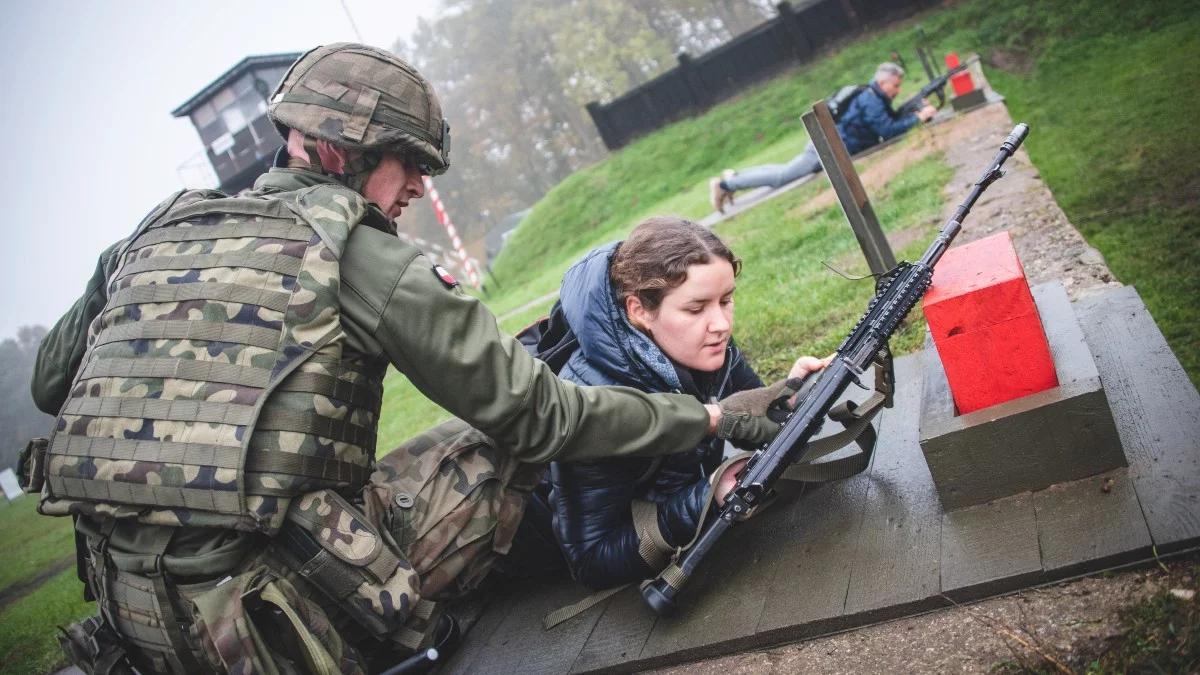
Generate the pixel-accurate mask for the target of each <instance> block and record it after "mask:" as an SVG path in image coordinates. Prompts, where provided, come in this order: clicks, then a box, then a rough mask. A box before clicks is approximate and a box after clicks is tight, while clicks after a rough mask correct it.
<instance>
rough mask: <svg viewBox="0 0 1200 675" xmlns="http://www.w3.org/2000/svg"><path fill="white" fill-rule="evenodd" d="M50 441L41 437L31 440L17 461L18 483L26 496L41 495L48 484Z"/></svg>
mask: <svg viewBox="0 0 1200 675" xmlns="http://www.w3.org/2000/svg"><path fill="white" fill-rule="evenodd" d="M48 446H49V439H47V438H46V437H45V436H39V437H37V438H34V439H31V440H30V441H29V443H27V444H26V445H25V449H24V450H22V451H21V456H20V458H19V459H18V460H17V482H18V483H20V485H21V489H22V490H24V491H25V492H26V494H31V495H36V494H39V493H41V491H42V485H44V484H45V482H46V448H47V447H48Z"/></svg>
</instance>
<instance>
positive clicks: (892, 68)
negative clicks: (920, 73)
mask: <svg viewBox="0 0 1200 675" xmlns="http://www.w3.org/2000/svg"><path fill="white" fill-rule="evenodd" d="M889 77H904V69H903V68H901V67H900V66H898V65H896V64H894V63H892V62H891V61H884V62H883V63H881V64H879V67H878V68H876V69H875V81H876V82H880V81H882V80H886V79H887V78H889Z"/></svg>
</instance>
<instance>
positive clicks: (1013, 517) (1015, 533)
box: [941, 492, 1042, 601]
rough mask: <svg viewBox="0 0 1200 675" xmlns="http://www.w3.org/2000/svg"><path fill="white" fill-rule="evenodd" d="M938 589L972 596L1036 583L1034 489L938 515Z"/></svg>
mask: <svg viewBox="0 0 1200 675" xmlns="http://www.w3.org/2000/svg"><path fill="white" fill-rule="evenodd" d="M941 569H942V580H941V588H942V593H944V594H945V595H947V596H949V597H951V598H953V599H954V600H956V601H962V600H972V599H975V598H981V597H985V596H988V595H993V594H996V593H1002V592H1004V591H1008V590H1012V589H1015V588H1022V587H1025V586H1031V585H1034V584H1036V583H1038V580H1039V579H1040V578H1041V576H1042V557H1041V550H1040V548H1039V547H1038V531H1037V517H1036V515H1035V511H1034V506H1033V495H1032V494H1031V493H1028V492H1026V493H1022V494H1019V495H1014V496H1012V497H1007V498H1005V499H997V500H996V501H993V502H990V503H988V504H979V505H977V506H971V507H968V508H965V509H957V510H955V511H950V512H947V513H945V514H944V515H943V516H942V563H941Z"/></svg>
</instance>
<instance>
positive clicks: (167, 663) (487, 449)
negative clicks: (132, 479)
mask: <svg viewBox="0 0 1200 675" xmlns="http://www.w3.org/2000/svg"><path fill="white" fill-rule="evenodd" d="M541 473H542V467H540V466H534V465H528V464H522V463H520V462H517V461H516V460H514V459H513V458H512V456H511V455H510V454H509V453H507V452H504V451H503V450H500V449H498V448H497V447H496V446H495V443H493V442H492V441H491V440H490V439H488V438H487V437H486V436H484V435H483V434H482V433H480V432H478V431H476V430H474V429H472V428H470V427H469V426H467V425H466V424H465V423H463V422H461V421H458V420H451V421H449V422H446V423H444V424H441V425H439V426H437V427H434V428H433V429H430V430H429V431H427V432H425V433H423V434H421V435H420V436H417V437H416V438H413V439H411V440H409V441H408V442H406V443H404V444H403V445H401V446H400V447H398V448H396V449H395V450H393V451H392V452H390V453H388V454H387V455H385V456H384V457H382V458H380V459H379V461H378V462H377V464H376V468H375V472H374V473H373V474H372V476H371V478H370V480H369V482H368V483H367V485H366V486H365V487H364V488H363V490H362V491H361V494H360V496H361V499H360V500H356V502H355V503H351V502H349V501H347V500H345V499H343V498H342V497H340V496H338V495H336V494H333V493H330V492H329V491H321V492H317V493H312V494H309V495H305V496H303V497H301V498H298V499H296V500H294V502H293V505H292V508H291V510H290V511H289V524H288V525H285V528H284V529H283V530H282V531H281V532H280V534H279V535H278V536H276V537H274V538H273V539H272V540H270V541H269V542H266V541H264V540H263V539H262V538H261V537H260V538H259V539H258V542H259V543H258V544H256V545H257V549H258V550H257V551H255V550H250V551H248V552H247V555H246V556H245V557H244V558H243V559H242V562H239V563H238V564H237V565H236V566H235V567H234V568H233V569H230V570H229V571H228V573H225V572H223V571H222V572H221V573H219V574H217V575H216V576H215V577H214V578H212V579H210V580H208V581H202V582H200V583H174V584H167V583H164V580H166V579H170V578H171V576H172V574H171V572H172V569H171V568H172V564H173V563H172V560H173V558H172V556H171V555H170V554H169V553H168V554H167V555H166V556H164V557H165V559H166V560H167V565H166V566H165V570H164V569H163V568H162V567H161V566H160V567H158V568H149V572H150V573H149V574H147V571H148V569H147V568H146V567H145V566H144V565H143V566H142V567H139V568H133V569H121V568H122V567H125V565H123V564H117V565H114V564H112V563H113V561H114V560H116V561H118V562H120V561H122V560H124V559H125V557H127V555H126V554H125V553H123V552H109V551H107V550H105V549H104V547H103V546H102V545H99V544H97V543H96V542H97V541H99V539H98V538H97V537H91V538H90V539H89V541H91V542H92V546H91V548H92V551H91V560H92V570H93V571H92V577H93V584H92V585H93V588H97V589H98V592H97V596H98V598H97V599H98V604H99V606H100V609H101V616H102V617H104V621H95V620H93V621H91V622H84V623H83V624H77V625H76V626H73V627H72V628H71V629H70V630H68V631H67V633H66V636H65V637H64V638H63V639H62V642H63V646H64V648H65V649H66V650H67V652H68V655H69V656H71V657H72V660H73V661H75V663H76V664H77V665H79V666H80V667H81V668H83V669H84V670H85V671H86V672H89V673H91V672H123V671H122V670H121V666H122V664H123V663H125V662H126V661H128V662H129V663H131V664H132V665H134V666H135V667H136V668H137V669H138V670H139V671H141V672H165V673H174V672H189V673H190V672H204V671H209V672H229V673H257V672H266V673H303V672H317V673H363V672H367V671H368V670H369V667H368V659H367V655H369V654H370V653H371V652H379V651H380V649H381V648H384V649H387V648H389V645H390V648H391V649H393V650H394V649H395V648H396V647H398V646H399V645H403V646H405V647H413V646H415V645H416V644H418V643H419V641H420V639H421V637H422V635H424V634H426V633H427V632H428V631H427V628H428V627H430V626H431V624H432V618H435V617H436V613H435V612H436V610H435V609H434V608H433V606H432V603H431V602H430V601H442V600H448V599H452V598H455V597H458V596H460V595H462V594H463V593H465V592H467V591H469V590H471V589H473V588H474V587H475V586H477V585H478V584H479V583H480V582H481V581H482V580H483V578H484V577H485V576H486V575H487V573H488V571H489V569H490V568H491V566H492V564H493V563H494V562H495V560H496V559H497V557H498V556H501V555H503V554H505V553H507V552H508V550H509V548H510V547H511V545H512V542H513V537H514V535H515V533H516V531H517V528H518V525H519V523H520V521H521V516H522V513H523V511H524V508H525V503H526V499H527V498H528V495H529V493H530V492H531V491H532V490H533V489H534V488H535V487H536V485H537V482H538V480H539V479H540V477H541ZM293 524H294V525H293ZM145 527H151V526H145ZM292 540H300V541H301V545H299V546H297V545H295V543H294V541H292ZM287 541H292V543H291V544H289V543H286V542H287ZM305 542H307V543H305ZM238 545H239V546H241V547H243V548H246V544H245V541H241V540H239V543H238ZM306 546H307V547H308V548H305V547H306ZM211 550H217V551H220V550H221V547H220V546H215V547H209V548H208V549H205V551H206V555H207V554H208V553H210V552H211ZM142 554H143V557H144V552H142ZM225 559H226V560H228V559H229V556H228V555H226V556H225ZM189 564H190V565H191V570H192V571H194V569H195V568H196V567H197V564H196V562H195V561H194V560H193V561H191V562H190V563H189ZM176 566H178V565H176ZM201 567H202V566H201ZM155 569H157V570H158V572H157V573H156V572H155ZM189 581H190V579H189ZM167 586H169V588H168V587H167ZM114 633H115V634H116V635H119V639H117V640H116V641H115V642H114V641H112V640H108V641H107V642H106V640H105V638H106V637H113V634H114ZM121 656H124V657H126V658H125V659H122V658H120V657H121Z"/></svg>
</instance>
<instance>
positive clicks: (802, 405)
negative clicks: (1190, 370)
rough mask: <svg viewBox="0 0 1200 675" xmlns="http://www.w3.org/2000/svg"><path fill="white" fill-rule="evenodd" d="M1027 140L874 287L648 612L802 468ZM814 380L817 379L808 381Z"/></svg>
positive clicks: (1013, 139)
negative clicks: (915, 254)
mask: <svg viewBox="0 0 1200 675" xmlns="http://www.w3.org/2000/svg"><path fill="white" fill-rule="evenodd" d="M952 72H953V71H952ZM949 74H950V73H947V75H949ZM1028 133H1029V127H1028V126H1027V125H1025V124H1023V123H1022V124H1018V125H1016V127H1014V128H1013V130H1012V133H1010V134H1009V135H1008V138H1006V139H1005V140H1004V143H1003V144H1001V146H1000V150H999V152H997V153H996V157H995V159H993V160H992V163H991V165H990V166H989V167H988V169H987V171H986V172H984V174H983V176H981V177H980V179H979V180H978V181H976V182H975V185H974V188H973V189H972V190H971V192H970V194H969V195H968V196H967V199H966V200H965V201H964V202H963V203H962V204H960V205H959V206H958V208H957V209H956V210H955V212H954V215H953V216H951V218H950V219H949V220H948V221H946V224H945V225H944V226H943V227H942V230H941V232H940V233H939V234H938V236H937V237H936V238H935V239H934V241H933V243H931V244H930V245H929V248H928V249H926V251H925V254H924V255H922V256H921V259H920V260H918V261H917V262H915V263H901V264H900V265H898V266H897V267H896V268H895V269H894V270H892V271H891V272H889V273H888V274H887V275H885V276H884V277H883V278H881V279H880V281H879V283H878V287H877V290H876V294H875V297H873V298H872V299H871V301H870V303H869V304H868V306H867V311H866V313H864V314H863V316H862V318H861V319H859V321H858V323H857V324H856V325H855V326H854V329H853V330H851V331H850V334H849V335H848V336H847V337H846V339H845V340H844V341H843V342H842V344H841V346H839V347H838V349H837V353H836V356H835V357H834V359H833V361H832V362H830V364H829V365H828V366H827V367H826V368H825V369H824V370H823V371H821V372H820V373H818V374H815V375H811V376H810V382H808V383H806V389H807V395H804V396H802V398H801V399H800V401H799V403H798V404H797V406H796V408H795V410H793V411H792V412H791V413H790V414H789V416H788V418H787V420H786V421H784V423H783V426H782V427H781V428H780V430H779V434H778V435H777V436H776V437H775V439H774V440H772V441H771V442H770V443H769V444H767V446H766V447H765V448H762V449H760V450H759V451H757V452H756V453H755V454H754V455H753V456H752V457H751V458H750V461H749V462H748V463H747V465H746V468H745V469H743V470H742V473H741V474H740V475H739V476H738V482H737V484H736V485H735V486H734V488H733V490H731V491H730V492H729V494H728V495H726V497H725V503H724V505H723V506H721V509H720V511H719V513H718V516H717V518H716V519H715V520H714V521H712V522H711V523H710V524H709V525H708V526H707V529H705V530H704V532H702V533H701V535H700V537H699V538H698V539H697V540H696V542H695V544H693V546H692V547H691V548H689V549H688V550H687V551H686V552H684V553H683V554H682V556H681V557H679V558H678V560H676V561H675V562H674V563H672V564H671V565H670V566H669V567H667V569H666V570H664V571H663V573H661V574H659V576H658V577H656V578H654V579H652V580H649V581H646V582H644V583H643V584H642V586H641V590H642V598H643V599H644V600H645V601H646V604H648V605H649V606H650V607H651V608H652V609H653V610H654V611H655V612H657V613H659V614H662V615H666V614H670V613H671V612H673V611H674V610H675V607H676V603H675V596H676V594H678V593H679V590H680V589H681V588H682V587H683V586H684V584H686V583H687V580H688V579H689V578H690V577H691V575H692V573H693V572H695V570H696V568H697V567H698V566H699V565H700V562H701V561H702V560H703V559H704V557H705V556H706V555H707V554H708V552H709V551H711V550H712V548H713V547H714V546H715V545H716V542H717V540H718V539H720V537H721V535H723V534H724V533H725V531H726V530H728V529H729V528H730V527H732V526H733V525H734V524H735V523H736V522H738V521H740V520H743V519H745V517H746V515H747V514H748V513H749V512H750V511H751V510H752V509H754V508H755V507H757V506H758V505H759V504H760V503H761V502H762V501H763V499H765V498H766V497H767V496H768V495H769V494H770V493H771V490H772V489H773V487H774V485H775V482H776V481H777V480H778V479H779V477H780V475H781V474H782V473H783V472H784V470H785V469H786V468H787V467H788V466H789V465H790V464H792V463H793V462H796V461H801V462H803V461H805V459H806V458H805V456H804V452H805V448H806V446H807V444H808V442H809V441H810V440H811V439H812V438H813V437H814V436H815V435H816V434H817V432H819V431H820V429H821V426H822V424H823V423H824V420H825V417H826V415H828V413H829V411H830V409H831V408H832V407H833V405H834V404H835V403H836V402H837V400H838V398H839V397H840V396H841V395H842V393H843V392H844V391H845V390H846V387H848V386H849V385H850V383H851V382H856V381H857V380H858V377H859V375H861V374H862V373H863V372H864V371H865V370H866V369H867V368H868V367H869V366H870V365H871V363H872V362H873V361H875V359H876V358H877V357H878V356H879V355H880V354H881V353H883V352H885V351H886V350H887V344H888V340H889V339H890V338H891V336H892V333H894V332H895V330H896V328H897V327H898V326H899V325H900V322H901V321H903V320H904V317H905V316H907V315H908V313H909V312H910V311H911V310H912V308H913V307H915V306H916V304H917V303H918V302H919V301H920V300H921V297H922V296H924V294H925V291H926V289H928V288H929V284H930V282H931V281H932V280H933V268H934V266H935V265H936V264H937V262H938V260H940V259H941V257H942V254H943V253H945V252H946V249H948V248H949V247H950V243H951V242H952V241H954V237H955V236H956V235H957V234H958V232H959V230H961V229H962V222H963V220H965V219H966V217H967V215H968V214H969V213H970V212H971V207H973V206H974V205H975V202H976V201H977V200H978V199H979V197H980V195H982V194H983V192H984V191H985V190H987V188H988V186H989V185H991V184H992V183H993V182H995V181H996V180H997V179H999V178H1000V177H1001V176H1002V175H1003V173H1002V172H1001V170H1000V168H1001V167H1002V166H1003V165H1004V162H1005V161H1006V160H1007V159H1008V158H1009V157H1011V156H1012V154H1013V153H1014V152H1016V150H1017V148H1019V147H1020V146H1021V143H1022V142H1023V141H1024V140H1025V137H1026V135H1028ZM814 377H815V378H816V379H815V380H811V378H814Z"/></svg>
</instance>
